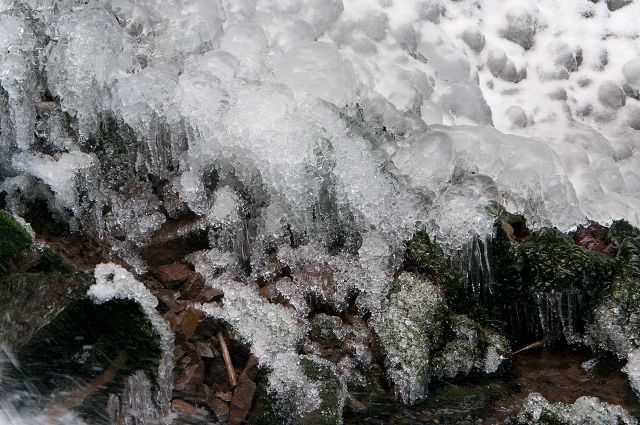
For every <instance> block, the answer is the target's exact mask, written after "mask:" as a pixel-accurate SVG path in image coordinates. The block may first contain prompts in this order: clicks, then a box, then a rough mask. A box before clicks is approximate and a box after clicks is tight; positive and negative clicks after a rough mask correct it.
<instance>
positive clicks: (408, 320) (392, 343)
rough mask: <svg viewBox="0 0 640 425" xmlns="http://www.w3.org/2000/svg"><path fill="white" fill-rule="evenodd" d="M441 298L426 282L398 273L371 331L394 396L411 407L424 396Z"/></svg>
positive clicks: (440, 317) (438, 332)
mask: <svg viewBox="0 0 640 425" xmlns="http://www.w3.org/2000/svg"><path fill="white" fill-rule="evenodd" d="M446 310H447V307H446V304H445V301H444V295H443V294H442V291H441V289H440V288H438V287H437V286H435V285H434V284H433V283H431V282H430V281H428V280H423V279H420V278H418V277H417V276H416V275H414V274H411V273H402V274H401V275H400V276H398V278H397V279H396V280H395V282H394V283H393V287H392V289H391V292H390V294H389V305H388V306H387V307H386V308H385V309H384V311H382V313H381V315H380V317H379V318H376V320H375V324H374V329H375V331H376V333H377V334H378V337H379V338H380V342H381V344H382V347H383V349H384V351H385V366H386V368H387V374H388V375H389V379H390V380H391V382H393V384H394V386H395V393H396V396H398V397H399V398H400V399H401V400H402V401H403V402H405V403H408V404H413V403H415V402H417V401H419V400H422V399H424V398H425V397H426V395H427V386H428V384H429V381H430V369H431V363H430V359H431V354H432V350H433V349H434V347H436V346H437V345H439V344H440V341H441V340H442V338H443V336H444V335H443V333H444V330H443V323H442V321H443V319H444V316H445V314H446Z"/></svg>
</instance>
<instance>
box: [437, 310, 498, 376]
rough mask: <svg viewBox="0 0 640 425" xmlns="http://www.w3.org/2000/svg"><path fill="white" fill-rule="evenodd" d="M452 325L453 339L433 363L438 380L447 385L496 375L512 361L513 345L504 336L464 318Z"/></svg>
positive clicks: (452, 320)
mask: <svg viewBox="0 0 640 425" xmlns="http://www.w3.org/2000/svg"><path fill="white" fill-rule="evenodd" d="M450 321H451V328H452V331H453V337H452V339H451V340H450V341H449V342H447V344H446V345H445V347H444V349H443V350H442V351H441V352H439V353H438V354H437V356H436V357H435V358H433V359H432V363H433V372H432V373H433V377H434V378H435V379H438V380H441V381H445V382H446V381H450V380H452V379H456V378H461V377H465V376H469V375H476V376H486V375H492V374H494V373H496V372H498V370H499V369H500V368H501V366H503V365H504V364H505V362H506V361H507V360H508V359H509V355H510V350H509V344H508V342H507V340H506V338H504V337H503V336H502V335H499V334H497V333H496V332H494V331H492V330H490V329H487V328H485V327H483V326H480V325H479V324H477V323H476V322H474V321H473V320H471V319H469V318H468V317H466V316H463V315H455V316H453V317H452V318H451V319H450Z"/></svg>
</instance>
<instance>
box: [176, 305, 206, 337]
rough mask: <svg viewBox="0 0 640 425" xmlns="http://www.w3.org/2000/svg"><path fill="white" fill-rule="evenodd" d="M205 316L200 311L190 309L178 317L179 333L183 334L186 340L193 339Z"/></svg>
mask: <svg viewBox="0 0 640 425" xmlns="http://www.w3.org/2000/svg"><path fill="white" fill-rule="evenodd" d="M203 317H204V314H203V313H202V311H200V310H196V309H194V308H188V309H186V310H185V311H184V312H182V314H180V316H179V317H178V320H179V324H178V332H182V334H184V336H185V338H187V339H188V338H191V337H192V336H193V334H194V332H195V331H196V328H197V327H198V324H199V323H200V322H201V321H202V318H203Z"/></svg>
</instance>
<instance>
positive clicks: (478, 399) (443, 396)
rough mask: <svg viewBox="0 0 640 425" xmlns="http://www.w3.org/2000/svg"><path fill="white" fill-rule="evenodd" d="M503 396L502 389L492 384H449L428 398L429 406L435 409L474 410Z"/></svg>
mask: <svg viewBox="0 0 640 425" xmlns="http://www.w3.org/2000/svg"><path fill="white" fill-rule="evenodd" d="M501 396H502V390H501V389H500V387H498V386H497V385H494V384H491V385H486V386H478V387H462V386H459V385H447V386H444V387H442V388H439V389H437V390H436V392H435V394H433V395H432V396H430V397H429V399H428V400H427V407H428V408H430V409H434V410H455V411H462V412H472V411H476V410H480V409H482V408H484V407H485V406H487V405H488V404H489V403H491V402H492V401H494V400H497V399H499V398H500V397H501Z"/></svg>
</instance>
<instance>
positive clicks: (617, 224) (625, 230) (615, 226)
mask: <svg viewBox="0 0 640 425" xmlns="http://www.w3.org/2000/svg"><path fill="white" fill-rule="evenodd" d="M638 236H640V230H639V229H637V228H636V227H633V226H632V225H631V224H630V223H629V222H628V221H627V220H614V222H613V223H611V226H610V227H609V229H608V231H607V236H606V241H607V242H609V243H612V244H613V245H614V246H615V247H619V246H620V245H621V244H622V242H623V241H624V240H625V239H626V238H637V237H638Z"/></svg>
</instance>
